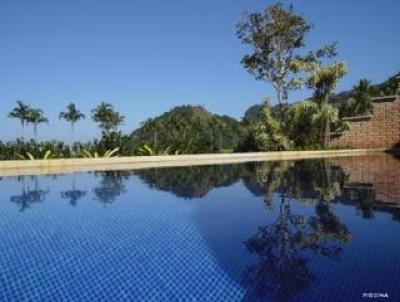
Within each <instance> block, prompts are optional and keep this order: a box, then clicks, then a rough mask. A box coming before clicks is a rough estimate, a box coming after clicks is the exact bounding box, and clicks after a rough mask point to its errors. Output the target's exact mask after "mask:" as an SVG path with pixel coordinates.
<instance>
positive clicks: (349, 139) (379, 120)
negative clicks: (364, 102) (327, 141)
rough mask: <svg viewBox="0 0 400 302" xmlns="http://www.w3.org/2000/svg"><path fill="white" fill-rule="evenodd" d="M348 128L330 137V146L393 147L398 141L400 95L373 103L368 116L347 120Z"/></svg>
mask: <svg viewBox="0 0 400 302" xmlns="http://www.w3.org/2000/svg"><path fill="white" fill-rule="evenodd" d="M348 124H349V130H346V131H345V132H343V133H342V135H340V136H338V137H332V139H331V146H332V147H340V148H388V149H390V148H393V147H394V146H395V145H396V144H398V143H400V97H397V100H395V101H393V100H392V101H386V102H380V103H377V102H375V103H374V113H373V116H372V117H370V118H364V119H359V120H350V121H348Z"/></svg>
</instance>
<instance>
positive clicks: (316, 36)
mask: <svg viewBox="0 0 400 302" xmlns="http://www.w3.org/2000/svg"><path fill="white" fill-rule="evenodd" d="M292 2H293V3H294V5H295V9H296V11H298V12H301V13H303V14H304V16H305V17H306V18H307V19H308V20H309V21H310V22H312V23H313V24H314V30H313V31H312V32H311V34H310V36H309V38H308V41H307V42H308V45H309V48H310V49H314V48H317V47H319V46H322V45H324V44H326V43H329V42H332V41H337V42H338V46H339V59H341V60H345V61H347V63H348V65H349V69H350V72H349V74H348V75H347V77H346V78H345V79H344V80H343V81H342V82H341V83H340V85H339V87H338V90H342V89H348V88H350V87H351V86H352V85H353V84H354V83H355V82H356V81H357V80H358V79H360V78H362V77H367V78H368V79H370V80H372V81H374V82H379V81H382V80H385V79H386V78H387V77H388V76H390V75H393V74H394V73H396V72H398V71H399V70H400V64H399V63H400V33H399V16H400V1H398V0H380V1H377V0H351V1H348V0H347V1H346V0H335V1H320V0H319V1H318V0H298V1H292ZM271 3H272V2H271V1H261V0H235V1H232V0H202V1H198V0H196V1H194V0H158V1H155V0H136V1H129V0H126V1H122V0H119V1H118V0H116V1H102V0H96V1H92V0H79V1H78V0H68V1H67V0H64V1H57V0H48V1H40V0H37V1H31V0H28V1H20V0H12V1H11V0H2V1H0V45H1V47H0V115H1V118H0V125H1V129H3V131H1V134H0V139H1V140H7V139H10V138H15V137H16V136H18V135H19V134H20V129H19V124H18V122H17V121H14V120H11V119H8V118H7V117H6V116H7V113H8V112H9V111H10V110H11V109H12V107H13V106H14V104H15V100H16V99H21V100H23V101H25V102H27V103H28V104H30V105H31V106H38V107H42V108H44V109H45V112H46V114H47V116H48V117H49V118H50V124H49V125H44V126H41V127H40V128H39V138H40V139H50V138H57V139H62V140H66V141H68V138H69V128H68V127H67V126H68V125H67V124H66V123H64V122H62V121H58V119H57V116H58V113H59V112H60V111H61V110H62V109H63V108H64V107H65V106H66V105H67V104H68V103H69V102H75V103H76V104H77V105H78V106H79V107H80V108H81V110H82V111H84V113H86V114H87V115H88V116H89V115H90V109H91V108H93V107H94V106H95V105H96V104H98V103H99V102H101V101H106V102H110V103H112V104H114V106H115V108H116V109H117V110H119V111H120V112H122V113H123V114H124V115H125V116H126V121H125V124H124V126H123V127H122V128H121V129H122V130H123V132H125V133H128V132H130V131H131V130H133V129H134V128H135V127H137V126H138V125H139V124H140V122H142V121H144V120H146V119H147V118H148V117H152V116H155V115H158V114H160V113H162V112H164V111H166V110H169V109H171V108H172V107H174V106H177V105H181V104H200V105H204V106H205V107H206V108H207V109H208V110H210V111H212V112H215V113H219V114H228V115H231V116H234V117H237V118H240V117H242V116H243V114H244V111H245V110H246V108H248V107H249V106H251V105H253V104H255V103H259V102H260V101H261V100H262V99H263V97H265V96H267V95H270V96H272V97H273V100H274V92H273V90H272V89H271V87H270V85H268V84H266V83H263V82H258V81H255V80H254V79H253V78H252V77H251V75H249V74H248V73H247V72H246V71H245V70H244V69H243V68H242V66H241V65H240V60H241V58H242V56H243V55H244V54H245V53H246V48H245V47H244V46H243V45H241V43H240V41H239V40H238V39H237V38H236V36H235V25H236V23H237V22H238V21H239V19H240V16H241V15H242V13H243V12H244V11H254V10H259V9H262V8H264V7H266V6H267V5H269V4H271ZM310 93H311V92H310V91H307V90H306V89H304V90H302V91H298V92H296V93H293V94H292V95H291V97H290V99H291V100H296V99H301V98H303V97H305V96H308V95H309V94H310ZM29 132H31V130H30V131H29ZM77 133H78V135H77V136H78V138H80V139H82V140H87V139H89V138H93V137H95V136H97V135H98V134H99V131H98V130H97V127H96V125H95V124H94V123H93V122H91V121H90V119H87V120H86V121H84V122H82V123H79V124H78V125H77Z"/></svg>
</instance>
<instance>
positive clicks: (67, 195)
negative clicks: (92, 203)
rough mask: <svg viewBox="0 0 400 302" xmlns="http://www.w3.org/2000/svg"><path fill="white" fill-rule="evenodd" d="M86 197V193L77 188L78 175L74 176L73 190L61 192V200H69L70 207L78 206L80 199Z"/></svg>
mask: <svg viewBox="0 0 400 302" xmlns="http://www.w3.org/2000/svg"><path fill="white" fill-rule="evenodd" d="M84 196H86V191H84V190H78V189H77V188H76V174H73V175H72V188H71V190H66V191H62V192H61V198H63V199H68V200H69V203H70V205H72V206H76V205H77V202H78V200H79V199H81V198H82V197H84Z"/></svg>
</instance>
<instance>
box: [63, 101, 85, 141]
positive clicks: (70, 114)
mask: <svg viewBox="0 0 400 302" xmlns="http://www.w3.org/2000/svg"><path fill="white" fill-rule="evenodd" d="M58 118H59V119H64V120H66V121H67V122H68V123H70V124H71V144H73V143H74V140H75V123H76V122H78V121H79V120H81V119H84V118H85V115H84V114H83V113H82V112H81V111H80V110H78V109H77V108H76V106H75V104H74V103H70V104H69V105H68V106H67V108H66V110H65V111H62V112H60V114H59V116H58Z"/></svg>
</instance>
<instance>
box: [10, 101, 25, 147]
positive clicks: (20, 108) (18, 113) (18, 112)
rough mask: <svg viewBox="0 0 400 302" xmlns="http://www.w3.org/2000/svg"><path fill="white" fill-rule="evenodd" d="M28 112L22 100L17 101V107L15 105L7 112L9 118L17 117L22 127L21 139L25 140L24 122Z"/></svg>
mask: <svg viewBox="0 0 400 302" xmlns="http://www.w3.org/2000/svg"><path fill="white" fill-rule="evenodd" d="M28 114H29V106H28V105H26V104H24V103H23V102H22V101H20V100H18V101H17V107H15V108H14V109H13V110H12V111H11V112H10V113H9V114H8V117H9V118H16V119H19V121H20V123H21V127H22V140H23V141H24V142H25V122H26V121H27V118H28Z"/></svg>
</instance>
